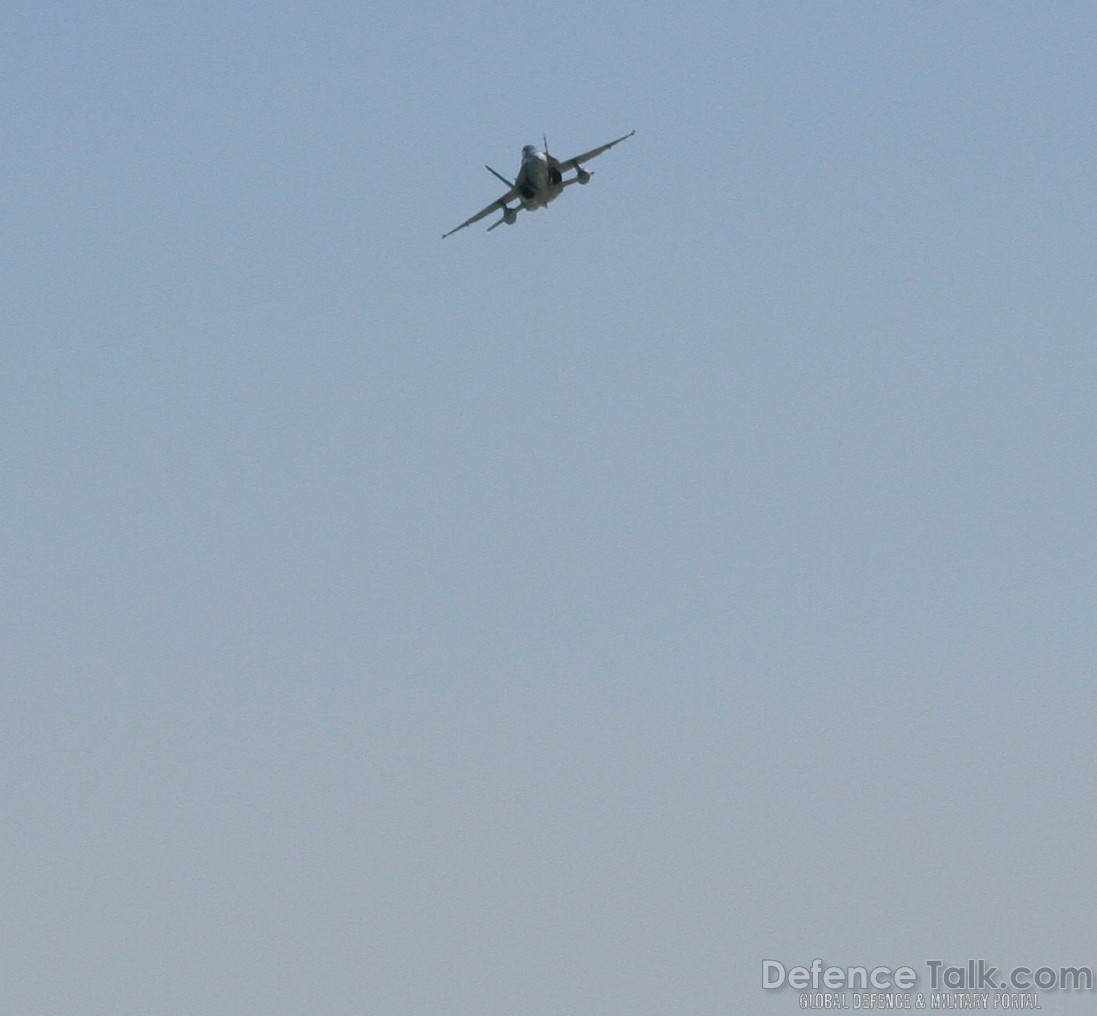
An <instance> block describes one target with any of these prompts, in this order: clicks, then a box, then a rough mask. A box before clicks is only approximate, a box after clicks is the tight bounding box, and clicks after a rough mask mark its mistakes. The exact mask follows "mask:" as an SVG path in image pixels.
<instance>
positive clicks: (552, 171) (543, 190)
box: [442, 131, 636, 240]
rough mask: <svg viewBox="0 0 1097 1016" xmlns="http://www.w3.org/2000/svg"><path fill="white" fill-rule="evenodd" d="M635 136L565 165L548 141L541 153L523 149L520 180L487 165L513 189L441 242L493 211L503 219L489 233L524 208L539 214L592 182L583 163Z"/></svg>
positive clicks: (633, 132) (585, 153)
mask: <svg viewBox="0 0 1097 1016" xmlns="http://www.w3.org/2000/svg"><path fill="white" fill-rule="evenodd" d="M635 133H636V131H629V132H628V134H626V135H625V136H624V137H620V138H617V140H616V141H611V142H609V144H606V145H602V146H601V147H599V148H592V149H591V150H590V151H589V152H584V153H583V154H582V155H577V156H575V158H574V159H566V160H564V161H563V162H560V161H559V160H558V159H554V158H553V157H552V156H551V155H549V153H548V141H547V140H546V141H545V150H544V151H541V152H539V151H537V149H536V148H535V147H534V146H533V145H526V147H525V148H523V149H522V168H521V169H519V170H518V177H517V178H516V179H515V180H513V181H511V180H508V179H507V178H506V177H505V176H503V174H502V173H496V172H495V170H494V169H492V168H491V166H485V167H484V168H485V169H486V170H487V171H488V172H489V173H492V174H493V175H495V176H497V177H498V178H499V179H500V180H502V181H503V183H505V184H506V185H507V187H508V188H510V189H509V190H508V191H507V192H506V194H504V195H503V196H502V197H501V198H499V199H498V200H497V201H493V202H492V203H491V204H490V205H488V206H487V208H485V209H484V210H483V211H482V212H477V213H476V214H475V215H474V216H473V217H472V218H471V219H466V220H465V221H464V222H462V223H461V225H460V226H457V227H456V228H454V229H451V230H450V231H449V232H448V233H443V234H442V239H443V240H444V239H445V238H446V237H447V236H453V234H454V233H456V232H457V230H459V229H464V228H465V226H471V225H472V224H473V223H474V222H479V221H480V220H481V219H483V218H485V217H486V216H488V215H491V213H492V212H502V213H503V217H502V218H501V219H498V220H497V221H496V222H493V223H492V224H491V225H490V226H488V232H489V233H490V232H491V231H492V230H493V229H494V228H495V227H496V226H501V225H502V224H503V223H504V222H505V223H506V224H507V225H508V226H512V225H513V224H514V220H515V219H517V218H518V213H519V212H520V211H521V210H522V209H523V208H524V209H525V210H526V211H527V212H533V211H536V210H537V209H538V208H544V207H545V206H546V205H547V204H548V203H549V202H550V201H553V200H555V199H556V198H558V197H559V196H560V195H561V194H562V193H563V192H564V188H565V187H570V186H571V185H572V184H573V183H590V178H591V176H592V175H593V174H592V173H591V172H590V170H587V169H583V167H582V165H581V163H584V162H589V161H590V160H591V159H593V158H594V157H595V156H596V155H601V154H602V153H603V152H608V151H609V150H610V149H611V148H612V147H613V146H614V145H618V144H620V143H621V142H622V141H625V140H627V139H628V138H631V137H632V135H633V134H635ZM572 169H574V170H575V176H573V177H569V178H568V179H567V180H565V179H564V174H565V173H566V172H568V171H569V170H572ZM512 201H517V202H518V203H517V204H516V205H515V206H514V207H513V208H512V207H511V202H512Z"/></svg>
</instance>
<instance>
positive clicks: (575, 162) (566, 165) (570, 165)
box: [558, 131, 636, 172]
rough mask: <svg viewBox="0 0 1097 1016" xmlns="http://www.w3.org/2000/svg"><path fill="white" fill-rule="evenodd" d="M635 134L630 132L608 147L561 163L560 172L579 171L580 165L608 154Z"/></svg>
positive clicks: (604, 146)
mask: <svg viewBox="0 0 1097 1016" xmlns="http://www.w3.org/2000/svg"><path fill="white" fill-rule="evenodd" d="M635 133H636V131H629V132H628V134H626V135H625V136H624V137H621V138H618V139H617V140H616V141H611V142H609V144H607V145H602V147H601V148H592V149H591V150H590V151H589V152H584V153H583V154H582V155H577V156H575V158H574V159H568V160H567V161H566V162H561V163H559V164H558V165H559V168H560V171H561V172H563V171H564V170H568V169H578V168H579V165H580V163H583V162H587V161H588V160H590V159H593V158H594V157H595V156H596V155H601V154H602V153H603V152H608V151H609V150H610V149H611V148H612V147H613V146H614V145H619V144H620V143H621V142H622V141H627V140H628V139H629V138H631V137H632V135H633V134H635Z"/></svg>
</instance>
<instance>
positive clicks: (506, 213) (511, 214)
mask: <svg viewBox="0 0 1097 1016" xmlns="http://www.w3.org/2000/svg"><path fill="white" fill-rule="evenodd" d="M517 218H518V209H517V208H508V207H507V206H506V205H504V206H503V217H502V218H501V219H498V220H496V221H495V222H493V223H492V224H491V225H490V226H488V232H489V233H490V232H491V231H492V230H493V229H494V228H495V227H496V226H501V225H502V224H503V223H504V222H505V223H506V224H507V225H508V226H513V225H514V220H515V219H517Z"/></svg>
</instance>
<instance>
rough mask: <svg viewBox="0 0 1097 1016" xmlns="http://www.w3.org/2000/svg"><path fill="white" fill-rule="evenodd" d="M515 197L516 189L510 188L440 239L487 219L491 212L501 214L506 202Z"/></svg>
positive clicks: (516, 195) (516, 194)
mask: <svg viewBox="0 0 1097 1016" xmlns="http://www.w3.org/2000/svg"><path fill="white" fill-rule="evenodd" d="M516 197H518V188H517V187H511V189H510V190H509V191H507V192H506V194H504V195H503V196H502V197H501V198H499V199H498V200H497V201H493V202H492V203H491V204H490V205H488V206H487V208H485V209H484V210H483V211H482V212H477V213H476V214H475V215H474V216H473V217H472V218H471V219H466V220H465V221H464V222H462V223H461V225H460V226H455V227H454V228H453V229H451V230H450V231H449V232H448V233H443V234H442V239H443V240H444V239H445V238H446V237H447V236H453V234H454V233H456V232H457V230H459V229H464V228H465V226H471V225H472V224H473V223H474V222H479V221H480V220H481V219H484V218H487V216H489V215H491V213H492V212H501V211H502V210H503V206H504V205H505V204H506V203H507V202H508V201H513V200H514V199H515V198H516Z"/></svg>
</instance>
